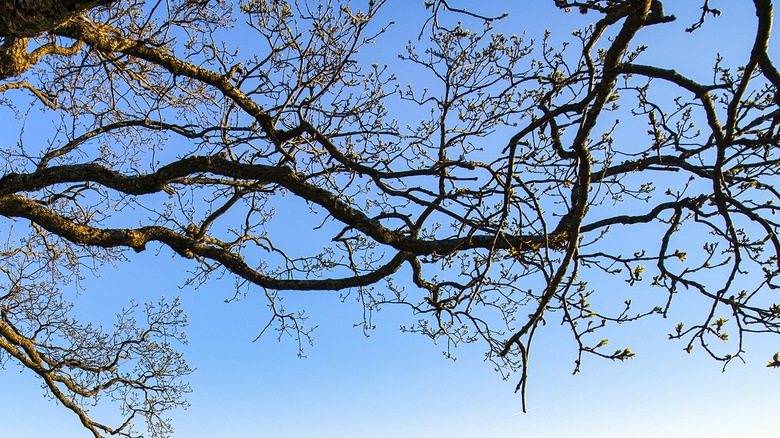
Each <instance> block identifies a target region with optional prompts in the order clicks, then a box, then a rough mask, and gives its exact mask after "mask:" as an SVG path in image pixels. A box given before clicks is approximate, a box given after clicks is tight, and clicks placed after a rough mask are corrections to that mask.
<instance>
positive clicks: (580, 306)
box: [0, 0, 780, 437]
mask: <svg viewBox="0 0 780 438" xmlns="http://www.w3.org/2000/svg"><path fill="white" fill-rule="evenodd" d="M549 1H551V2H553V3H554V4H555V6H556V7H557V9H558V10H559V13H560V14H562V15H563V14H567V13H568V14H577V15H579V14H582V16H583V17H584V18H585V19H586V20H588V23H589V24H587V25H585V26H584V27H582V28H580V29H574V30H573V32H571V33H570V34H569V35H567V36H566V38H565V39H564V40H559V39H556V38H557V37H556V36H554V35H552V34H551V33H550V32H547V33H544V34H542V35H530V36H529V35H525V34H523V33H522V29H521V28H519V29H518V30H517V33H516V34H507V33H501V32H499V31H497V30H496V29H497V28H498V27H500V26H502V25H503V23H507V22H509V23H511V22H512V20H515V19H516V17H513V16H511V15H509V16H507V15H505V14H504V15H500V14H499V15H490V14H488V13H487V12H484V11H482V10H480V7H479V6H473V5H471V4H470V2H464V3H465V4H469V6H468V7H463V6H461V5H459V4H456V2H454V1H449V0H447V1H445V0H431V1H426V2H424V9H425V10H426V11H427V13H428V14H429V16H428V17H427V20H426V21H425V23H424V25H423V26H422V27H421V28H419V29H416V30H415V31H414V32H413V33H412V34H410V35H408V43H407V44H406V45H405V46H403V45H402V46H400V47H398V50H399V52H398V53H395V52H393V53H392V54H391V55H390V56H388V54H387V50H388V49H387V47H388V46H389V44H388V42H387V41H386V40H383V35H384V34H385V32H386V30H387V29H388V27H389V26H392V25H393V24H392V23H391V22H390V19H388V16H387V15H385V14H384V11H385V10H386V9H387V8H388V6H387V3H388V2H387V1H384V0H370V1H364V2H359V1H354V2H337V1H331V2H319V1H295V2H293V1H286V0H242V1H239V2H228V1H223V0H211V1H209V0H206V1H192V0H167V1H161V0H154V1H144V0H115V1H110V0H102V1H99V0H90V1H87V0H84V1H62V2H49V1H41V0H14V1H6V2H3V4H2V5H0V36H2V46H0V93H2V97H0V99H2V100H0V103H1V104H2V110H3V111H4V112H3V114H4V117H8V115H9V114H13V115H15V117H16V118H15V122H14V123H15V124H14V123H12V122H6V125H7V126H6V125H4V126H6V128H8V127H16V129H17V132H15V133H12V134H11V135H8V134H7V135H5V137H4V142H3V144H2V145H1V146H0V154H1V155H2V157H3V158H4V160H3V162H2V165H3V169H2V178H0V215H2V216H3V217H4V220H3V221H2V224H3V225H2V227H3V230H4V231H5V243H3V245H2V249H1V250H0V272H2V275H0V278H2V281H0V363H6V362H11V363H14V364H18V365H20V366H22V367H24V368H27V369H29V370H31V371H33V372H34V373H36V374H37V375H38V376H40V378H41V379H42V382H43V386H44V388H45V390H46V391H47V393H48V394H49V395H51V396H52V397H53V398H54V399H56V400H58V401H59V402H60V403H61V404H62V405H64V406H65V407H66V408H67V409H70V410H71V411H73V413H74V414H75V415H77V416H78V417H79V419H80V421H81V422H82V424H83V425H84V427H86V428H87V429H88V430H89V431H90V432H91V433H92V434H93V435H94V436H95V437H101V436H105V435H119V436H141V435H144V433H145V432H144V431H145V430H148V433H149V435H150V436H166V435H167V434H169V433H170V431H171V425H170V424H169V422H168V420H166V416H165V412H166V411H167V410H169V409H171V408H175V407H177V406H181V405H182V404H183V403H185V400H184V397H185V396H186V393H187V392H188V390H189V387H188V385H187V381H186V378H187V375H188V374H189V373H190V372H191V370H190V368H189V366H188V365H187V363H186V362H185V360H184V358H183V356H182V355H181V354H180V353H179V352H177V345H178V344H179V343H181V342H184V341H185V340H186V339H185V336H184V328H185V326H186V318H185V316H184V314H183V313H182V310H181V309H180V306H179V305H178V302H177V300H176V299H175V298H174V297H166V298H163V299H162V300H161V301H159V302H157V303H149V304H146V305H144V304H132V305H131V306H129V307H128V309H126V310H122V311H120V312H119V314H118V318H117V322H116V324H115V326H114V327H113V329H112V330H105V329H103V328H98V327H95V326H93V325H90V324H89V323H86V322H80V321H78V320H76V319H75V318H74V317H73V315H72V314H71V308H72V304H71V302H70V301H69V299H68V295H67V294H65V293H63V291H62V288H63V286H64V285H78V282H79V280H80V279H81V278H83V276H85V275H90V272H97V271H98V270H100V269H104V268H105V267H106V266H107V265H110V264H112V263H114V262H117V261H121V260H124V259H126V258H131V257H132V256H133V253H134V252H141V251H145V250H152V251H160V252H167V253H172V254H175V255H177V256H180V257H182V258H185V259H189V260H190V261H191V265H190V266H191V272H190V276H189V281H188V285H189V286H192V287H197V286H199V285H201V284H203V283H205V282H207V281H208V280H209V278H212V277H215V276H223V275H231V276H234V277H235V278H236V293H237V294H242V293H249V294H261V295H263V296H265V297H266V298H267V303H268V309H269V313H268V315H267V317H268V324H267V326H266V329H268V330H277V331H279V332H280V333H282V334H290V335H291V336H292V337H293V338H294V339H296V340H297V342H299V343H301V345H303V344H305V343H306V342H307V341H308V338H309V336H310V328H309V327H308V326H307V325H306V324H305V323H306V320H305V316H303V314H302V313H301V312H300V309H292V310H291V309H287V308H285V307H284V306H283V305H282V303H281V301H280V298H281V297H283V296H284V294H289V293H296V294H306V293H322V292H317V291H339V292H334V293H335V294H341V296H342V297H345V298H347V297H348V298H349V299H357V300H358V301H359V302H360V303H362V306H363V308H364V312H363V314H362V315H358V318H360V319H361V321H362V322H361V325H362V327H363V329H364V330H371V329H372V328H373V327H374V325H375V322H374V318H376V315H375V313H376V311H378V310H379V309H381V308H383V307H386V306H401V307H404V308H407V309H408V310H409V312H410V315H411V321H413V322H411V323H410V324H408V325H405V326H403V327H402V329H403V330H406V331H410V332H417V333H420V334H422V335H424V336H428V337H430V338H432V339H434V340H441V341H443V342H444V344H445V345H446V346H447V347H446V348H447V349H448V351H450V350H449V349H450V348H451V347H455V346H457V345H458V344H460V343H479V344H480V345H483V346H484V349H485V351H486V359H487V360H488V361H489V362H492V363H493V364H495V366H496V368H497V369H498V370H499V371H500V372H501V373H502V374H503V375H504V376H509V375H510V373H514V374H513V376H514V378H515V379H516V382H517V389H518V391H520V392H521V393H523V392H524V388H525V384H526V380H527V375H526V370H527V365H528V363H529V360H531V359H532V355H531V353H532V349H531V345H532V341H533V338H534V334H535V333H536V332H537V331H538V330H541V329H544V326H545V325H546V324H548V323H555V324H562V325H564V326H566V327H568V329H569V331H570V333H571V336H572V338H573V339H574V340H575V344H576V345H577V346H578V352H577V355H578V358H577V360H576V363H575V364H574V371H575V372H577V371H579V369H580V365H581V363H582V360H583V359H584V357H585V356H586V355H592V356H599V357H602V358H606V359H611V360H625V359H629V358H631V357H632V356H633V355H634V353H633V351H632V350H631V349H630V348H629V346H617V347H615V346H612V345H608V338H607V337H605V335H603V333H609V332H610V330H615V329H616V328H617V327H618V326H621V325H624V324H628V323H631V322H633V321H636V320H639V319H642V318H645V317H653V316H660V317H665V316H667V314H668V313H669V311H670V309H672V308H673V307H674V305H675V302H676V297H677V296H678V295H680V294H694V295H697V296H699V297H700V300H699V302H700V303H702V304H701V305H700V307H699V308H698V309H696V310H695V311H691V312H690V313H689V314H688V315H687V319H686V320H685V321H674V322H673V323H672V328H673V330H672V332H671V333H670V334H669V338H670V339H675V340H678V342H680V343H681V345H682V348H683V349H685V350H686V351H688V352H689V353H690V352H692V351H693V350H694V348H695V347H696V348H697V351H698V350H699V349H700V350H703V351H705V352H706V354H708V355H710V356H711V357H712V358H713V359H715V360H717V361H722V362H723V363H724V366H725V365H726V364H728V363H729V362H730V361H733V360H735V359H738V360H739V359H742V355H743V353H744V348H743V339H744V337H745V336H746V335H749V334H753V333H770V334H777V333H778V332H779V331H780V322H779V320H778V317H779V316H780V300H778V299H777V298H776V296H775V294H776V289H777V288H778V286H780V284H778V278H777V277H778V273H779V272H780V240H779V239H778V232H779V231H780V223H779V222H778V220H777V219H776V215H775V213H776V211H777V209H778V208H779V207H778V205H777V201H778V200H780V192H778V191H777V189H776V188H775V185H776V183H777V182H778V176H777V175H778V166H780V154H779V153H778V149H777V144H778V140H780V129H778V124H780V123H779V121H780V107H779V106H778V104H779V103H780V97H778V96H780V93H779V92H778V90H779V89H780V72H778V70H777V68H776V67H775V65H774V63H773V60H772V58H771V56H770V53H769V39H770V36H771V29H772V16H773V14H772V9H773V5H772V1H771V0H753V1H752V2H748V1H745V2H743V3H744V4H745V7H748V6H749V7H752V8H753V9H754V10H755V22H754V27H753V28H752V29H740V32H742V33H745V32H750V35H751V38H752V39H753V46H752V50H750V51H749V53H744V54H743V55H744V56H743V57H742V58H740V59H724V58H723V57H718V58H717V59H713V60H712V65H711V66H708V68H709V72H711V75H709V77H702V76H701V75H700V74H699V72H700V70H699V71H696V72H695V74H694V73H692V72H691V71H690V69H689V68H688V66H686V65H675V64H674V63H667V62H665V61H663V60H662V61H660V62H659V61H658V60H657V59H655V61H652V60H650V62H647V61H645V59H647V58H649V57H648V56H647V55H646V52H647V51H648V47H649V46H650V45H651V44H652V40H648V39H646V38H644V35H647V34H648V33H649V32H654V31H655V29H658V28H661V29H662V28H664V27H665V26H670V25H672V24H673V23H676V22H677V21H678V19H677V18H676V15H675V14H678V15H681V11H683V10H686V11H689V10H691V9H695V10H696V11H697V13H696V16H697V17H699V18H698V20H696V21H694V22H691V23H686V26H688V28H687V32H688V33H687V34H683V35H681V36H680V38H685V37H686V35H695V34H696V32H697V31H699V30H700V29H701V28H703V27H705V26H708V25H709V24H710V21H711V20H717V19H718V17H719V15H720V14H721V12H720V11H719V10H718V9H715V8H714V7H713V6H712V5H711V4H710V2H709V1H707V0H699V1H698V2H697V1H691V2H674V3H673V4H672V2H669V4H666V5H664V4H663V3H662V2H661V1H659V0H583V1H563V0H549ZM664 6H666V8H664ZM674 9H679V10H677V11H676V10H674ZM396 19H397V20H402V19H403V17H399V18H396ZM555 19H556V17H550V20H555ZM668 50H673V48H669V49H668ZM396 55H398V56H397V58H396V57H395V56H396ZM404 75H411V76H413V77H414V78H415V81H414V82H413V83H410V84H408V85H407V84H406V83H404V82H402V81H401V79H400V78H402V77H404ZM12 139H13V140H12ZM293 205H294V206H295V207H292V206H293ZM294 208H297V209H298V210H296V211H300V212H308V214H301V215H300V217H299V218H298V219H299V220H300V221H303V223H305V224H306V225H305V226H303V227H300V226H299V225H297V223H296V228H295V229H292V227H290V226H289V225H286V224H285V214H284V211H285V210H286V209H294ZM300 235H303V236H305V238H306V239H308V243H307V244H306V245H301V240H300V238H296V236H300ZM638 288H639V289H641V290H642V291H643V293H642V294H639V295H638V294H635V293H632V291H633V290H636V289H638ZM130 298H132V297H128V299H130ZM263 317H266V316H263V315H259V316H258V318H263ZM675 325H676V326H675ZM629 326H630V324H629ZM766 354H767V355H768V358H769V359H770V360H769V363H768V365H769V366H773V367H778V366H780V356H779V355H778V354H774V356H772V354H773V352H766ZM98 399H100V400H101V403H102V402H104V401H108V403H114V404H115V405H116V406H117V409H118V411H119V412H120V413H121V415H122V416H123V420H122V421H120V422H119V423H118V424H108V423H104V422H103V421H102V420H100V419H98V418H93V416H92V415H91V413H90V410H89V409H88V406H89V405H90V403H92V400H98Z"/></svg>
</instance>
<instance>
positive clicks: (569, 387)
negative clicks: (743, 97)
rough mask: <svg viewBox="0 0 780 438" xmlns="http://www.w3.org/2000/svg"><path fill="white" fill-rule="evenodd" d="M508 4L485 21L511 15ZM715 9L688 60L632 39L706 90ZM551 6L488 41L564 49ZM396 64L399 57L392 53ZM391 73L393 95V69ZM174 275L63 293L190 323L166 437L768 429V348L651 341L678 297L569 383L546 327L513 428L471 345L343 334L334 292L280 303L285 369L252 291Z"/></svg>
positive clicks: (32, 429) (741, 20)
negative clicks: (308, 330)
mask: <svg viewBox="0 0 780 438" xmlns="http://www.w3.org/2000/svg"><path fill="white" fill-rule="evenodd" d="M418 3H419V4H418ZM511 3H512V4H513V3H515V2H495V3H491V4H490V5H489V7H494V6H495V9H496V10H499V9H505V8H506V9H512V8H513V6H512V4H511ZM518 3H519V2H518ZM529 3H530V2H529ZM667 3H669V4H671V3H673V2H672V1H671V0H669V1H667ZM713 3H716V2H713ZM717 3H719V4H713V6H715V7H721V8H723V9H724V15H723V17H721V18H720V19H719V21H718V22H714V23H713V24H718V25H717V26H716V25H712V26H706V27H705V28H704V29H702V31H701V32H700V33H698V34H695V35H694V36H693V38H694V40H692V42H690V43H685V44H691V47H692V48H695V49H692V50H688V49H687V48H686V47H685V46H683V45H682V44H683V43H681V41H682V39H681V38H680V37H681V36H683V35H684V34H683V32H682V29H683V28H684V27H685V26H687V25H689V24H690V23H691V22H693V21H695V18H694V19H691V15H688V16H685V17H683V16H681V17H680V21H679V25H677V27H674V26H670V27H666V28H664V29H666V30H665V31H664V32H656V33H652V32H647V33H646V36H643V37H641V38H646V39H647V41H648V42H649V43H651V44H650V51H649V52H648V53H647V54H646V57H645V58H644V59H646V60H647V61H646V62H648V63H649V62H658V63H660V64H661V65H669V66H674V67H675V68H677V69H678V70H680V71H681V72H684V73H687V74H690V75H692V76H694V77H696V76H697V75H702V76H701V77H703V78H707V77H709V76H710V75H711V65H712V60H713V59H714V56H715V53H717V52H720V53H723V54H724V55H727V61H728V59H729V58H728V56H734V57H740V56H741V58H736V59H739V60H740V61H741V60H743V59H744V57H745V56H747V50H749V47H750V35H749V33H744V34H742V33H740V32H733V31H731V32H727V31H726V30H725V29H735V28H740V27H741V26H745V25H746V24H745V23H750V21H749V20H754V17H753V13H752V9H751V6H752V5H751V2H748V1H740V2H725V1H722V2H717ZM720 3H723V4H720ZM726 3H729V4H730V5H731V8H730V9H729V8H726V6H728V5H727V4H726ZM412 4H414V7H415V8H416V9H411V8H410V10H411V11H417V10H419V11H421V10H422V7H421V4H422V1H419V2H417V1H409V2H405V3H404V2H397V3H396V4H395V6H391V7H390V8H388V11H387V15H388V17H390V16H391V15H393V14H397V13H399V12H403V13H405V14H406V16H407V17H413V16H414V15H413V13H412V12H405V11H402V10H401V8H403V7H407V6H409V5H412ZM499 4H500V6H499ZM551 4H552V1H551V0H550V1H545V2H542V1H538V3H537V2H536V1H534V6H533V7H522V8H520V7H517V6H514V9H515V10H514V11H512V15H510V17H509V18H507V21H506V23H505V24H502V25H501V26H504V25H507V26H509V25H510V24H511V26H509V27H511V28H515V27H516V30H513V32H515V33H518V34H520V33H522V32H523V31H527V33H528V35H529V36H538V35H540V34H541V32H543V30H544V29H545V28H549V29H550V30H552V31H553V35H554V37H556V38H557V37H558V35H560V37H561V38H567V37H568V35H570V34H569V32H570V30H571V29H572V28H573V27H576V26H574V23H576V22H577V20H582V19H583V17H580V16H579V14H569V15H562V14H560V13H555V14H552V12H553V8H552V7H551V6H550V5H551ZM399 5H405V6H399ZM667 8H668V9H669V10H671V9H672V7H671V6H667ZM691 10H692V11H693V13H695V12H696V10H695V8H691ZM675 12H676V11H675ZM396 19H397V18H396ZM412 21H413V20H412V19H411V18H407V21H405V22H400V23H399V24H398V25H397V26H396V27H394V28H391V31H390V33H389V34H388V35H387V36H386V37H385V40H386V41H387V42H388V45H390V43H392V42H395V43H398V42H403V41H405V39H408V38H409V29H410V28H413V27H414V24H413V23H412ZM729 26H734V27H729ZM669 29H672V31H670V30H669ZM674 32H678V33H677V34H675V33H674ZM413 36H416V34H414V35H413ZM641 38H640V40H641ZM746 47H747V49H746ZM773 47H777V46H776V45H773ZM382 49H383V51H386V49H385V48H382ZM401 49H402V45H398V47H397V48H395V49H394V50H396V51H400V50H401ZM774 53H777V51H776V50H775V51H774ZM735 62H736V61H735ZM666 63H668V64H666ZM400 73H401V74H400V76H401V79H400V81H401V82H402V83H404V82H405V79H404V78H403V73H404V72H403V70H402V71H401V72H400ZM0 123H1V122H0ZM9 123H14V121H13V120H11V121H9ZM285 199H286V198H282V200H281V202H285ZM283 207H284V206H283V205H280V208H283ZM288 226H291V224H289V223H288ZM300 244H301V245H305V244H306V242H300ZM187 263H188V262H187V261H185V260H179V259H175V258H173V257H171V256H170V253H169V252H168V251H165V250H163V251H161V252H160V253H159V254H156V252H155V251H146V252H144V253H141V254H138V255H135V254H133V255H132V256H131V260H130V261H129V262H126V263H123V264H120V265H119V266H118V267H117V268H116V269H108V270H106V271H105V272H104V273H103V275H102V276H101V277H100V278H95V279H92V278H90V279H87V280H86V281H85V282H84V283H83V286H84V288H85V289H84V291H82V292H80V293H79V294H78V296H76V295H75V293H73V291H71V292H70V293H71V295H72V296H73V297H74V301H75V302H76V305H77V310H78V311H79V313H80V315H82V316H83V317H84V318H89V319H94V320H97V321H100V320H101V319H102V318H104V317H105V315H107V314H108V315H110V314H112V313H113V312H114V311H115V309H117V308H119V307H121V306H122V305H124V304H126V303H127V301H128V299H129V298H131V297H132V298H134V299H136V300H137V301H139V302H143V301H146V300H154V299H156V298H157V297H159V296H161V295H167V296H172V295H179V296H181V299H182V303H183V308H184V310H185V311H186V313H187V314H188V316H189V320H190V327H189V329H188V336H189V339H190V343H189V345H188V346H186V347H185V351H186V355H187V358H188V361H189V363H190V364H191V365H192V366H193V367H194V368H196V372H195V373H193V374H192V376H191V379H190V381H191V383H192V387H193V391H194V392H193V393H192V394H191V395H190V396H189V397H188V399H189V401H190V403H191V407H190V408H189V409H187V410H185V411H177V412H174V413H173V414H172V416H173V417H174V419H175V421H174V427H175V429H176V434H175V435H174V436H175V437H187V438H201V437H203V438H205V437H214V436H222V437H265V436H268V437H272V436H286V437H338V438H349V437H367V436H368V437H377V438H382V437H398V436H411V437H416V436H420V437H423V436H424V437H448V438H460V437H475V436H508V437H537V436H539V437H541V436H550V437H556V436H562V437H563V436H577V437H619V436H620V437H622V436H633V437H656V436H659V435H662V436H688V437H699V436H702V437H703V436H708V437H719V436H733V435H735V434H739V435H742V436H753V435H759V434H765V435H769V434H771V433H773V432H774V431H775V430H776V429H775V427H776V426H775V424H774V423H775V422H774V421H773V418H774V417H775V415H776V409H777V394H778V393H780V374H778V371H776V370H772V369H768V368H766V367H765V364H766V360H767V359H768V355H767V353H768V352H774V351H776V350H779V349H780V343H778V341H777V339H772V338H770V337H750V338H748V339H747V347H746V349H747V351H748V354H747V355H746V357H747V359H748V363H747V364H742V363H732V364H731V365H730V366H729V368H728V369H727V370H726V372H725V373H722V372H721V366H720V364H719V363H716V362H713V361H711V360H709V359H708V358H706V357H705V356H704V354H703V352H701V351H694V353H693V354H691V355H688V354H686V353H684V352H683V351H682V348H683V347H684V345H683V344H681V343H679V342H673V341H668V340H666V334H667V333H669V332H671V331H672V330H673V327H674V325H675V324H676V323H677V322H678V319H676V318H675V317H676V316H679V315H681V314H682V313H684V312H686V311H690V310H691V309H695V308H696V303H695V301H694V300H690V302H686V299H685V297H683V299H682V301H681V302H680V303H678V304H679V305H680V306H679V308H678V310H676V312H679V313H673V314H672V315H671V316H670V318H669V319H666V320H663V319H653V320H648V321H642V322H639V323H636V324H632V325H627V326H625V327H622V329H623V330H622V331H618V332H616V339H615V341H619V342H622V343H625V344H627V345H630V346H631V348H632V350H634V351H635V352H636V353H637V355H636V357H635V358H634V359H632V360H629V361H626V362H622V363H613V362H608V361H603V360H597V359H596V358H586V361H585V363H584V366H583V370H582V372H581V373H580V374H578V375H577V376H572V375H571V371H572V368H573V365H574V359H575V354H576V347H575V345H574V343H573V341H572V340H571V338H570V336H567V333H566V331H565V330H564V329H562V328H558V327H556V324H550V325H549V326H548V328H547V329H546V330H543V331H541V332H540V334H539V335H538V336H537V338H536V339H535V341H534V342H535V351H534V357H533V358H532V362H531V368H530V373H529V374H530V379H531V380H530V384H529V389H528V402H529V409H528V413H526V414H521V413H520V411H521V403H520V398H519V397H518V396H517V395H515V394H514V393H513V389H514V385H515V383H516V382H515V380H514V379H510V380H509V381H506V382H505V381H503V380H502V379H501V378H500V376H499V374H497V373H496V372H494V371H493V370H492V366H491V365H490V364H488V363H484V362H483V361H482V360H481V359H482V357H483V351H482V346H480V345H478V344H477V345H473V346H466V347H462V348H459V349H458V350H457V351H456V353H457V356H458V360H457V361H455V362H453V361H451V360H448V359H446V358H445V357H444V356H443V355H442V353H441V350H442V347H441V346H437V345H433V344H432V343H431V342H430V341H429V340H427V339H425V338H422V337H420V336H416V335H412V334H404V333H401V332H400V331H399V330H398V326H399V325H400V324H403V323H406V322H408V321H409V320H410V317H409V315H408V312H407V311H406V310H405V309H395V308H385V309H384V310H382V311H381V312H380V313H379V314H378V315H377V318H376V322H377V324H378V326H379V327H378V329H377V330H375V331H373V332H371V336H370V337H366V336H364V335H363V333H362V331H361V330H360V329H358V328H354V327H353V324H354V323H355V322H358V321H359V320H360V315H361V309H360V307H359V305H358V303H356V302H354V300H347V301H346V302H345V303H341V302H340V300H339V299H338V293H328V292H325V293H323V292H315V293H290V294H286V295H285V299H286V302H287V303H288V304H289V305H290V306H291V307H301V308H306V309H307V312H308V314H309V316H310V317H311V320H310V321H311V322H310V324H311V325H316V326H317V327H318V328H317V330H316V331H315V333H314V342H315V345H314V346H313V347H307V348H306V354H307V357H306V358H304V359H299V358H298V357H297V355H296V352H297V345H296V344H295V343H294V342H292V341H291V340H290V339H283V340H282V342H278V341H277V340H276V338H275V337H274V336H273V333H269V335H270V336H269V335H266V336H264V337H263V338H261V339H259V340H257V341H253V340H254V339H255V338H256V336H257V335H258V333H259V332H260V330H261V329H262V327H263V325H264V322H265V319H264V318H265V317H266V316H267V313H266V312H267V309H266V307H265V303H264V302H263V301H262V297H261V296H260V294H259V293H256V292H258V291H254V292H255V293H253V291H251V290H250V293H249V294H248V296H247V297H246V298H244V299H242V300H239V301H237V302H233V303H230V304H226V303H224V300H225V299H226V298H229V297H231V296H233V283H232V279H229V278H226V279H223V280H215V281H211V282H209V283H208V284H206V285H205V286H203V287H201V288H200V289H198V290H192V289H190V288H180V286H181V285H182V284H183V280H184V278H185V276H186V269H187ZM636 293H637V294H641V293H642V290H638V291H637V292H636ZM0 388H2V392H3V394H5V397H3V399H2V401H0V436H3V437H17V436H19V437H21V436H26V437H45V436H57V437H62V438H80V437H87V436H89V433H88V432H87V431H86V430H85V429H83V428H82V427H81V426H80V424H79V423H78V420H77V418H76V417H75V416H73V415H72V414H70V413H69V412H67V411H66V410H64V409H62V408H61V407H58V406H56V404H55V403H54V402H52V401H49V400H47V399H45V398H44V397H43V396H42V391H41V390H40V389H39V384H38V382H37V381H36V379H35V378H34V377H33V376H32V375H31V373H29V372H21V373H20V372H19V369H18V368H17V367H16V366H15V365H13V364H8V365H7V367H6V370H5V371H4V372H2V373H0ZM99 409H100V408H98V410H96V412H100V411H99Z"/></svg>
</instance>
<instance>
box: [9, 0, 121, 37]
mask: <svg viewBox="0 0 780 438" xmlns="http://www.w3.org/2000/svg"><path fill="white" fill-rule="evenodd" d="M112 1H113V0H62V1H53V0H4V1H1V2H0V36H4V37H23V38H26V37H34V36H38V35H41V34H43V33H45V32H47V31H49V30H50V29H52V28H54V27H55V26H57V25H58V24H60V23H62V22H64V21H66V20H67V19H69V18H71V17H73V16H75V15H78V14H79V13H81V12H84V11H87V10H89V9H91V8H94V7H96V6H100V5H106V4H109V3H111V2H112Z"/></svg>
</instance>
